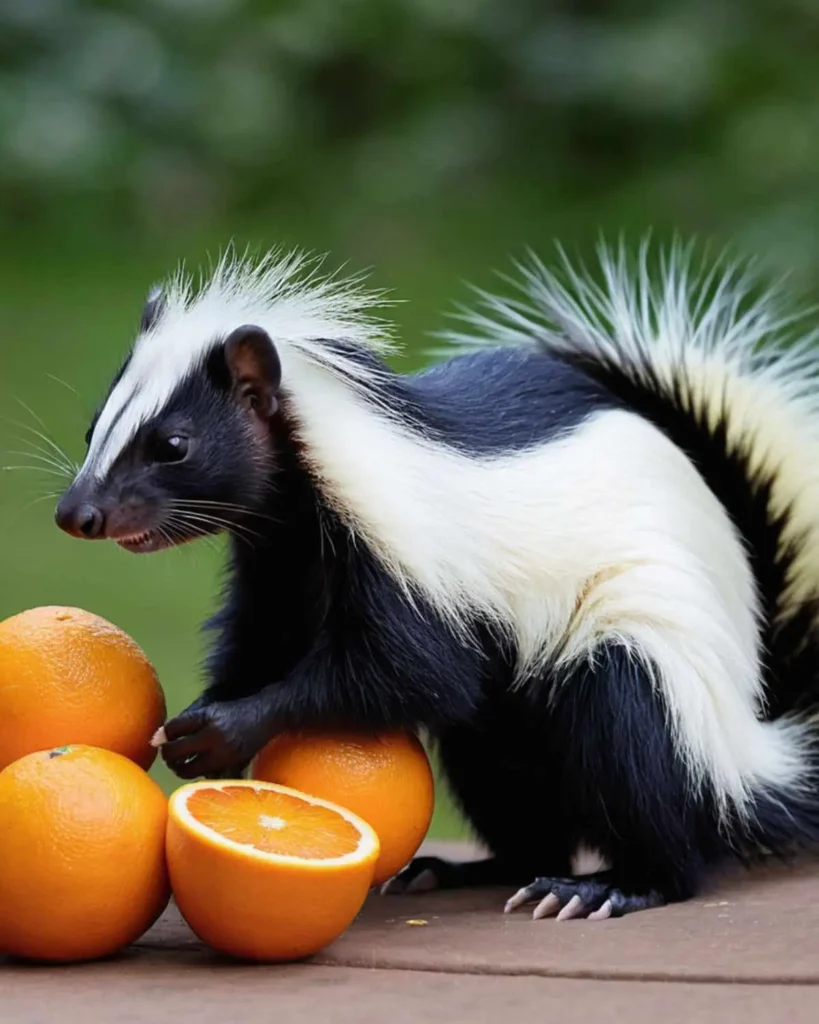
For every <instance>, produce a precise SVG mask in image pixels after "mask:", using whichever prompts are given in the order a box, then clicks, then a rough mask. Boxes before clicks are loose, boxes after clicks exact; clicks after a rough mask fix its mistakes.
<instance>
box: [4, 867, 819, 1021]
mask: <svg viewBox="0 0 819 1024" xmlns="http://www.w3.org/2000/svg"><path fill="white" fill-rule="evenodd" d="M433 850H434V847H433ZM433 850H431V851H430V852H433ZM447 852H449V851H447ZM507 895H508V893H507V892H504V891H486V892H473V893H438V894H436V893H431V894H428V895H420V896H415V897H381V896H378V895H373V896H372V897H371V898H370V899H369V900H368V902H367V905H366V906H365V908H364V910H363V911H362V913H361V915H360V916H359V918H358V920H357V921H356V922H355V924H354V925H353V926H352V927H351V928H350V929H349V931H348V932H347V933H346V934H345V935H343V936H342V937H341V938H340V939H338V940H337V941H336V942H335V943H334V944H333V945H332V946H331V947H329V948H328V949H326V950H325V951H323V952H322V953H321V954H319V955H318V956H316V957H314V958H313V959H312V960H311V961H309V962H307V963H304V964H294V965H286V966H278V967H265V966H252V965H244V964H236V963H233V962H230V961H227V960H225V959H223V958H221V957H219V956H218V955H216V954H214V953H212V952H211V951H209V950H208V949H206V948H205V947H203V946H202V945H201V944H200V943H199V942H198V941H197V940H196V938H195V937H194V936H193V935H192V934H191V932H190V931H189V930H188V928H187V926H186V925H185V923H184V921H182V919H181V918H180V916H179V914H178V912H177V911H176V909H175V908H174V907H171V908H169V910H168V912H167V913H166V914H165V915H164V917H163V918H162V920H161V921H159V922H158V923H157V925H156V926H155V927H154V928H153V929H152V930H151V931H150V932H149V933H148V934H147V935H145V936H144V937H143V939H142V940H140V942H138V943H137V944H136V945H135V946H133V947H132V948H131V949H129V950H128V951H127V952H126V953H125V954H123V955H122V956H120V957H117V958H113V959H111V960H109V961H106V962H102V963H96V964H87V965H81V966H75V967H61V968H54V967H25V966H18V965H11V964H6V965H4V966H0V1022H2V1024H7V1022H9V1024H11V1022H14V1024H17V1022H19V1024H39V1022H43V1024H45V1022H49V1024H50V1022H52V1021H54V1020H58V1019H59V1020H62V1021H68V1022H71V1021H74V1020H77V1021H80V1020H82V1021H103V1022H106V1024H108V1022H110V1024H115V1022H120V1021H122V1022H130V1021H133V1022H134V1024H138V1022H139V1024H141V1022H148V1021H153V1020H155V1019H157V1018H158V1019H159V1020H163V1021H164V1020H169V1019H172V1020H175V1021H176V1020H193V1021H198V1022H202V1024H208V1022H210V1021H227V1022H230V1021H233V1020H239V1021H243V1022H254V1021H256V1020H259V1021H263V1020H275V1021H276V1022H277V1024H289V1022H290V1021H293V1022H294V1024H296V1022H298V1021H302V1020H311V1019H312V1020H315V1021H316V1022H323V1021H325V1020H326V1021H332V1022H339V1024H346V1022H348V1021H349V1022H354V1021H355V1022H362V1024H368V1022H370V1021H373V1022H376V1021H389V1022H390V1024H403V1022H405V1021H406V1022H410V1021H412V1022H415V1021H418V1020H421V1021H425V1022H427V1021H428V1022H433V1024H434V1022H438V1021H441V1022H450V1024H456V1022H459V1021H469V1022H480V1021H499V1022H501V1024H517V1022H527V1021H529V1020H531V1021H542V1020H550V1019H557V1018H558V1017H559V1018H560V1019H561V1021H568V1022H573V1021H578V1022H579V1021H584V1022H585V1021H590V1020H594V1021H595V1024H601V1022H602V1024H606V1022H620V1021H623V1022H625V1021H629V1022H634V1024H640V1022H643V1021H645V1022H646V1024H649V1022H652V1024H653V1022H655V1021H657V1020H658V1019H659V1018H660V1017H661V1018H662V1021H663V1024H675V1022H677V1021H680V1022H683V1021H686V1022H692V1024H710V1022H711V1021H714V1022H719V1024H722V1020H723V1019H724V1018H725V1019H731V1015H734V1014H736V1019H737V1020H739V1021H741V1022H742V1024H757V1022H759V1024H762V1022H770V1021H774V1022H776V1021H780V1020H781V1021H789V1022H791V1021H794V1022H797V1024H799V1022H802V1021H804V1022H806V1024H807V1022H809V1021H810V1022H816V1021H819V1007H817V1001H819V987H817V986H819V907H817V904H818V903H819V866H818V865H807V864H806V865H800V866H797V867H796V868H790V869H788V868H785V867H783V866H770V867H767V868H764V869H761V870H756V871H754V872H753V873H750V874H747V875H743V874H740V873H738V872H737V873H732V874H730V875H728V876H726V877H725V878H723V879H722V880H721V881H720V882H719V884H717V885H715V886H714V888H713V891H711V892H709V893H707V894H705V895H703V896H702V897H700V898H698V899H697V900H693V901H691V902H689V903H686V904H682V905H680V906H675V907H668V908H663V909H661V910H655V911H646V912H643V913H640V914H635V915H633V916H631V917H627V918H623V919H621V920H619V921H603V922H597V923H592V924H589V923H586V922H583V921H570V922H565V923H561V924H557V922H555V921H554V920H546V921H539V922H533V921H532V920H531V916H530V914H529V913H528V912H527V911H526V910H525V909H522V910H520V911H518V912H517V913H516V914H513V915H507V916H505V915H503V914H502V913H501V908H502V906H503V902H504V900H505V898H506V896H507ZM409 920H416V921H417V920H423V921H426V922H427V923H426V924H424V925H410V924H408V923H407V922H408V921H409Z"/></svg>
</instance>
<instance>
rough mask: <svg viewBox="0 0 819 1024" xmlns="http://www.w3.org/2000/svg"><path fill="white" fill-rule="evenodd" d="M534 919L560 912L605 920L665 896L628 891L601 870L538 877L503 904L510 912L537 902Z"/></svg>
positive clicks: (652, 904) (658, 904)
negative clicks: (572, 875)
mask: <svg viewBox="0 0 819 1024" xmlns="http://www.w3.org/2000/svg"><path fill="white" fill-rule="evenodd" d="M535 902H537V906H536V907H535V909H534V910H533V912H532V919H533V920H535V921H537V920H539V919H540V918H543V917H553V916H555V915H556V916H557V920H558V921H569V920H571V919H572V918H574V917H580V918H586V919H587V920H589V921H604V920H605V919H606V918H608V917H623V916H624V915H625V914H633V913H635V912H636V911H638V910H649V909H651V908H652V907H661V906H663V905H664V904H665V899H664V897H663V896H662V894H661V893H659V892H657V891H656V890H653V889H652V890H649V891H648V892H645V893H639V894H636V893H625V892H623V890H622V889H618V888H617V887H616V886H613V885H612V884H611V880H610V878H609V877H608V876H607V875H605V874H603V873H601V874H599V875H588V876H587V877H584V878H552V877H549V876H544V877H541V878H536V879H535V880H534V882H532V883H531V885H527V886H524V888H523V889H519V890H518V892H516V893H515V895H514V896H512V897H511V898H510V899H509V900H507V902H506V906H505V907H504V913H506V914H509V913H511V912H512V911H513V910H517V908H518V907H522V906H523V905H524V904H526V903H535Z"/></svg>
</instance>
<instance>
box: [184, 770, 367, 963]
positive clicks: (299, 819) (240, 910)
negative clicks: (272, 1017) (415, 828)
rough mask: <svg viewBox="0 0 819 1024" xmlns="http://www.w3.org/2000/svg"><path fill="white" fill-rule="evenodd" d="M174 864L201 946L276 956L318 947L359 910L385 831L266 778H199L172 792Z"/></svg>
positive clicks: (305, 953) (289, 957) (274, 959)
mask: <svg viewBox="0 0 819 1024" xmlns="http://www.w3.org/2000/svg"><path fill="white" fill-rule="evenodd" d="M167 852H168V868H169V871H170V876H171V884H172V886H173V894H174V898H175V900H176V904H177V906H178V907H179V910H180V912H181V913H182V915H183V917H184V918H185V920H186V921H187V922H188V924H189V925H190V926H191V928H192V929H193V930H194V932H196V934H197V935H198V936H199V938H200V939H202V941H203V942H207V943H208V944H209V945H211V946H213V948H214V949H218V950H220V951H221V952H223V953H227V954H228V955H230V956H236V957H242V958H243V959H251V960H259V961H266V962H277V961H279V962H280V961H286V960H298V959H301V958H302V957H305V956H309V955H310V954H312V953H316V952H318V950H320V949H323V948H324V947H325V946H326V945H328V944H329V943H330V942H332V941H333V940H334V939H335V938H337V937H338V936H339V935H340V934H341V933H342V932H343V931H344V930H345V929H346V928H347V927H348V926H349V925H350V924H352V922H353V920H354V918H355V916H356V914H357V913H358V912H359V910H361V907H362V905H363V903H364V900H365V899H366V897H367V892H368V890H369V888H370V884H371V882H372V877H373V868H374V867H375V862H376V859H377V858H378V837H377V836H376V834H375V832H374V831H373V829H372V828H370V826H369V825H368V824H367V823H366V822H365V821H362V820H361V818H359V817H358V816H357V815H355V814H353V813H352V811H349V810H347V809H346V808H342V807H337V806H336V805H334V804H332V803H330V802H329V801H326V800H319V799H318V797H315V796H309V795H308V794H306V793H299V792H297V791H296V790H292V789H288V788H286V787H285V786H274V785H272V784H271V783H269V782H258V781H251V780H248V779H232V780H227V781H219V782H193V783H189V784H188V785H186V786H182V787H180V788H179V789H178V790H177V791H176V792H175V793H173V794H172V796H171V799H170V805H169V809H168V839H167Z"/></svg>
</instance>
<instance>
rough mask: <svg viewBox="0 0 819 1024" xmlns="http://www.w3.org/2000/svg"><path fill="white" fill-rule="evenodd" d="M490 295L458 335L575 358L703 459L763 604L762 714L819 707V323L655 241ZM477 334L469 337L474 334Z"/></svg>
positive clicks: (731, 270) (540, 273) (460, 340)
mask: <svg viewBox="0 0 819 1024" xmlns="http://www.w3.org/2000/svg"><path fill="white" fill-rule="evenodd" d="M560 256H561V263H560V269H559V272H558V273H555V272H552V271H550V270H548V269H547V268H546V267H544V266H543V265H542V263H540V262H539V261H538V260H537V259H535V258H533V259H532V260H531V262H530V263H529V265H524V266H520V267H519V270H520V273H521V277H520V279H519V280H518V281H516V282H513V283H514V284H515V285H516V287H517V288H518V289H519V290H520V291H521V292H522V293H523V295H522V298H501V297H499V296H496V295H492V294H488V293H486V292H481V293H480V295H481V297H482V308H481V309H480V310H479V311H478V312H477V313H476V312H469V311H467V312H464V313H463V317H462V318H463V319H464V320H465V321H466V322H467V323H468V325H469V330H468V331H467V332H457V333H450V334H449V335H448V340H449V343H450V345H455V346H456V347H458V348H462V349H470V348H474V347H476V346H485V345H497V344H499V343H500V344H512V345H524V346H529V347H536V348H539V349H542V350H545V351H547V352H549V353H550V354H551V355H553V356H556V357H558V358H560V359H563V360H565V361H566V362H569V363H572V364H574V365H575V366H577V367H579V368H581V369H582V370H583V371H584V372H585V373H587V374H589V375H591V376H593V377H594V378H596V379H597V380H599V381H600V382H601V383H603V384H604V385H605V386H606V387H607V388H608V389H609V390H610V391H611V392H612V393H613V394H614V395H616V396H617V397H618V398H619V399H621V400H622V401H623V402H624V404H626V405H627V406H628V407H629V408H632V409H634V410H636V411H638V412H640V413H641V414H642V415H644V416H646V417H647V418H648V419H650V420H651V421H652V422H653V423H654V424H655V425H656V426H657V427H659V428H660V429H662V430H663V431H664V432H665V433H666V434H667V435H668V436H669V437H670V438H671V439H672V440H673V441H674V442H675V443H676V444H677V445H678V446H679V447H680V448H681V449H683V450H684V451H685V452H686V453H687V454H688V456H689V458H690V459H691V460H692V462H693V463H694V465H696V466H697V468H698V470H699V472H700V473H701V475H702V476H703V478H704V479H705V481H706V482H707V484H708V485H709V486H710V488H711V489H712V491H713V492H714V494H715V495H716V496H717V498H718V499H719V500H720V501H721V503H722V505H723V507H724V508H725V509H726V511H727V513H728V514H729V516H730V517H731V519H732V520H733V522H734V524H735V526H736V528H737V529H738V531H739V533H740V535H741V537H742V538H743V540H744V544H745V548H746V551H747V554H748V557H749V559H750V563H751V566H752V569H753V572H754V575H755V579H756V582H757V587H758V592H759V598H760V606H761V611H762V635H761V639H762V645H763V647H762V650H763V660H764V664H765V689H766V695H767V702H768V706H767V710H766V713H767V715H768V716H769V717H770V718H777V717H779V716H780V715H782V714H786V713H793V712H800V711H806V710H807V709H808V708H809V707H812V706H816V705H817V704H819V348H817V341H819V332H817V331H815V330H814V331H812V332H810V331H808V332H804V331H803V332H801V333H800V331H799V324H800V323H801V322H802V320H803V317H801V316H795V315H793V314H792V313H788V312H787V310H786V308H785V304H784V295H781V294H779V293H778V291H776V290H766V291H762V292H759V291H758V290H757V281H756V280H755V278H754V276H753V275H752V274H751V273H750V272H749V268H747V267H740V266H738V265H736V264H732V263H729V262H728V261H726V260H724V259H720V260H718V261H716V262H715V263H714V264H713V265H712V266H711V267H710V268H708V267H703V268H702V269H700V268H695V267H694V265H693V260H692V249H691V247H685V248H683V247H681V246H674V247H672V248H671V250H670V251H669V252H668V253H665V254H663V253H660V257H659V260H658V266H657V267H656V271H655V272H654V273H652V271H651V270H650V268H649V256H650V251H649V246H648V244H644V245H643V246H641V247H640V249H639V252H638V254H637V259H636V261H635V263H634V264H630V262H629V260H628V259H627V254H626V252H625V250H624V249H623V247H622V246H621V247H620V248H619V249H618V250H617V251H616V252H614V251H612V250H609V249H607V248H606V247H604V246H601V247H600V249H599V251H598V256H599V269H600V271H601V275H600V280H599V281H598V280H595V279H594V278H593V277H592V276H591V275H587V274H586V272H585V271H584V270H583V269H582V268H577V267H574V266H572V264H571V263H570V261H569V260H568V259H567V258H566V256H565V255H564V254H563V253H562V251H561V253H560ZM470 331H471V333H470Z"/></svg>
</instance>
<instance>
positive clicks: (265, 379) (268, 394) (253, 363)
mask: <svg viewBox="0 0 819 1024" xmlns="http://www.w3.org/2000/svg"><path fill="white" fill-rule="evenodd" d="M225 363H226V364H227V368H228V372H229V373H230V379H231V384H232V391H233V397H234V398H235V400H236V401H237V402H238V403H239V405H240V406H241V407H242V408H243V409H246V410H247V411H248V412H251V413H253V415H254V416H256V417H257V418H258V419H260V420H262V421H267V420H269V419H270V418H271V416H274V415H275V414H276V411H277V410H278V408H279V385H280V384H281V379H282V364H281V362H280V360H279V353H278V352H277V351H276V346H275V345H274V344H273V341H272V339H271V337H270V335H269V334H268V333H267V331H264V330H262V328H261V327H253V326H252V325H250V324H246V325H245V326H243V327H237V328H236V330H235V331H232V332H231V333H230V334H229V335H228V337H227V339H226V340H225Z"/></svg>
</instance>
